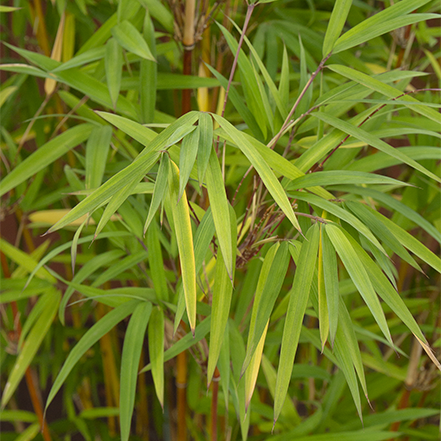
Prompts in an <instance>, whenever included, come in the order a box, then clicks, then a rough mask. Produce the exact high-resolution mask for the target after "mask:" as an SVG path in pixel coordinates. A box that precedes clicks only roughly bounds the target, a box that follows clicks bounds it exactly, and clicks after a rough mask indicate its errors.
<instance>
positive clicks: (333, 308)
mask: <svg viewBox="0 0 441 441" xmlns="http://www.w3.org/2000/svg"><path fill="white" fill-rule="evenodd" d="M320 232H321V236H320V238H321V246H322V258H323V277H324V285H325V286H324V288H325V292H326V303H327V307H328V308H327V309H328V314H329V335H330V338H331V345H332V346H334V339H335V334H336V332H337V326H338V307H339V306H338V305H339V302H340V294H339V289H338V265H337V256H336V254H335V250H334V247H333V246H332V244H331V242H330V241H329V238H328V236H327V235H326V234H323V227H322V228H321V229H320Z"/></svg>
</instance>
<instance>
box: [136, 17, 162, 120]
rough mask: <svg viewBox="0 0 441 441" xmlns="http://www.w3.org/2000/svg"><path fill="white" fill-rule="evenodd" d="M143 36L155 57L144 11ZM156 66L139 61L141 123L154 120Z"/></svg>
mask: <svg viewBox="0 0 441 441" xmlns="http://www.w3.org/2000/svg"><path fill="white" fill-rule="evenodd" d="M143 35H144V38H145V40H146V41H147V42H148V44H149V47H150V49H151V52H152V55H153V56H154V57H156V41H155V28H154V26H153V22H152V20H151V18H150V14H149V11H148V10H146V13H145V19H144V30H143ZM157 71H158V64H157V63H155V62H154V61H149V60H144V59H142V60H141V63H140V68H139V97H140V100H139V101H140V108H141V117H142V122H144V123H152V122H153V121H154V119H155V107H156V90H157V77H158V72H157Z"/></svg>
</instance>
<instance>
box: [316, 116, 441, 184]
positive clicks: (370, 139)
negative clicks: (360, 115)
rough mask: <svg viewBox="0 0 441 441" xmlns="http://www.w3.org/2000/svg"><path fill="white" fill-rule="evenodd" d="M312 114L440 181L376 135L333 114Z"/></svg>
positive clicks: (439, 180)
mask: <svg viewBox="0 0 441 441" xmlns="http://www.w3.org/2000/svg"><path fill="white" fill-rule="evenodd" d="M312 115H313V116H315V117H316V118H318V119H320V120H322V121H324V122H325V123H328V124H330V125H332V126H333V127H336V128H337V129H339V130H342V131H343V132H345V133H347V134H349V135H351V136H353V137H354V138H357V139H359V140H360V141H363V142H366V143H367V144H368V145H371V146H372V147H375V148H377V149H378V150H380V151H382V152H384V153H387V154H388V155H390V156H393V157H394V158H397V159H399V160H400V161H402V162H404V163H405V164H407V165H409V166H411V167H413V168H414V169H416V170H418V171H420V172H421V173H423V174H425V175H426V176H429V177H430V178H432V179H434V180H435V181H438V182H441V178H440V177H439V176H436V175H435V174H434V173H432V172H431V171H429V170H427V169H426V168H424V167H423V166H422V165H421V164H419V163H418V162H416V161H414V160H413V159H411V158H409V157H408V156H406V155H405V154H404V153H402V152H401V151H399V150H397V149H395V148H393V147H392V146H390V145H389V144H387V143H385V142H384V141H382V140H381V139H379V138H377V137H376V136H374V135H372V134H370V133H368V132H367V131H366V130H363V129H361V128H360V127H356V126H354V125H352V124H350V123H349V122H347V121H342V120H341V119H338V118H335V117H334V116H331V115H329V114H327V113H323V112H320V113H318V112H314V113H312Z"/></svg>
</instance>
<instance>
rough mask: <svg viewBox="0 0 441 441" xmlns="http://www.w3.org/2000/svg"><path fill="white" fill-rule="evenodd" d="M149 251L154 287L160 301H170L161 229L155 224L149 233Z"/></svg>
mask: <svg viewBox="0 0 441 441" xmlns="http://www.w3.org/2000/svg"><path fill="white" fill-rule="evenodd" d="M147 249H148V250H149V266H150V273H151V278H152V281H153V286H154V288H155V293H156V296H157V297H158V299H159V300H163V301H168V297H169V293H168V288H167V277H166V274H165V268H164V259H163V257H162V251H161V243H160V240H159V227H158V224H157V223H156V222H154V223H153V224H152V225H151V227H150V228H149V229H148V232H147Z"/></svg>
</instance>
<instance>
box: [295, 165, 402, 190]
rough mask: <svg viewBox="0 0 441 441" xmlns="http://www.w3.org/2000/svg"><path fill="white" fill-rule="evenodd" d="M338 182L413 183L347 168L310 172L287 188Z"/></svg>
mask: <svg viewBox="0 0 441 441" xmlns="http://www.w3.org/2000/svg"><path fill="white" fill-rule="evenodd" d="M338 184H359V185H363V184H364V185H369V184H385V185H387V184H389V185H411V184H407V183H405V182H401V181H398V180H396V179H392V178H389V177H387V176H380V175H376V174H373V173H362V172H349V171H346V170H331V171H321V172H316V173H310V174H307V175H304V176H302V177H300V178H297V179H294V180H293V181H292V182H291V183H290V184H289V185H288V187H287V190H296V189H299V188H308V187H315V186H327V185H338Z"/></svg>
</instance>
